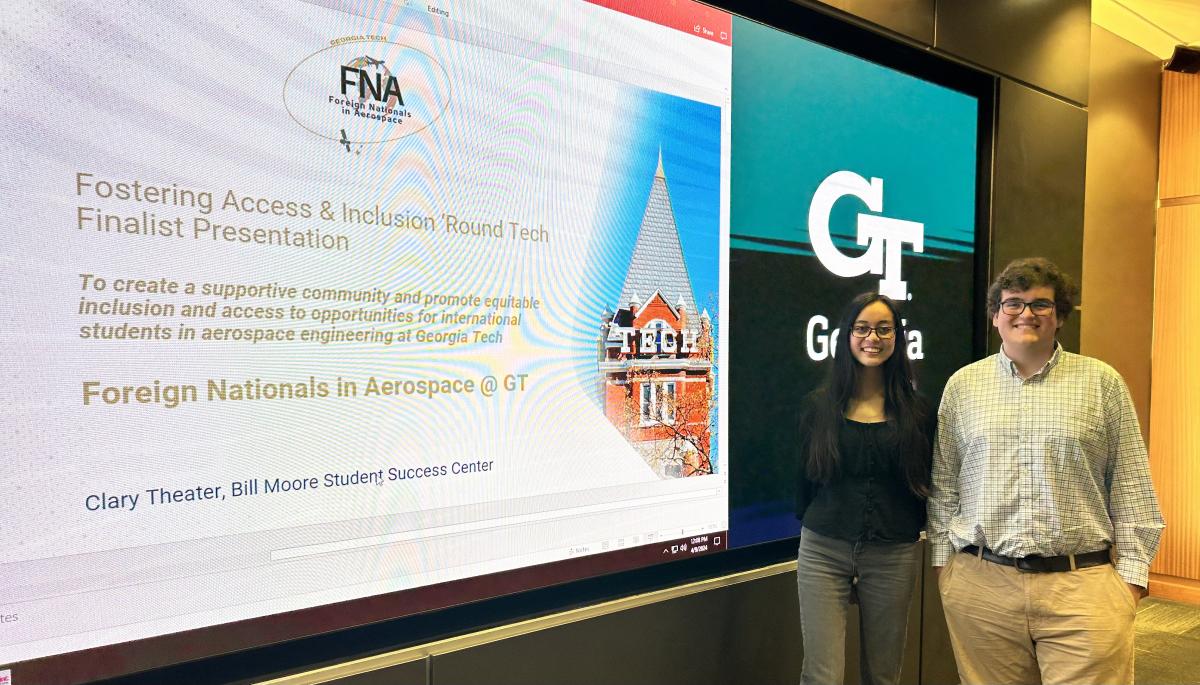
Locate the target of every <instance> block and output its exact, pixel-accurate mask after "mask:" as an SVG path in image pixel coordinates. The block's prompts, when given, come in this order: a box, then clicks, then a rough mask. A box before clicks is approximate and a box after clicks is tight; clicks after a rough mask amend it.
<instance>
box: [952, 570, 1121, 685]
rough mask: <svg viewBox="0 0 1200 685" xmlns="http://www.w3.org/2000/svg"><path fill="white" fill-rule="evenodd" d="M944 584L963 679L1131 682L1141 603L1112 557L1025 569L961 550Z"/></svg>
mask: <svg viewBox="0 0 1200 685" xmlns="http://www.w3.org/2000/svg"><path fill="white" fill-rule="evenodd" d="M938 586H939V589H940V590H941V595H942V606H943V608H944V609H945V612H946V625H947V627H949V629H950V644H951V645H952V646H953V647H954V659H955V661H956V662H958V675H959V677H960V678H961V679H962V682H963V683H964V685H975V684H977V683H978V684H980V685H983V684H986V685H1000V684H1002V683H1012V684H1014V685H1017V684H1021V685H1024V684H1026V683H1044V684H1045V685H1056V684H1059V683H1061V684H1064V685H1066V684H1070V685H1086V684H1088V683H1118V684H1121V685H1127V684H1129V683H1132V682H1133V620H1134V614H1135V613H1136V612H1137V603H1136V602H1135V601H1134V599H1133V596H1132V595H1131V594H1130V592H1129V588H1128V586H1126V585H1125V581H1123V580H1121V577H1120V576H1118V575H1117V572H1116V570H1115V569H1114V568H1113V567H1112V565H1110V564H1106V565H1104V566H1093V567H1091V568H1085V569H1080V570H1078V571H1064V572H1061V573H1026V572H1023V571H1018V570H1017V569H1015V568H1013V567H1011V566H1003V565H1000V564H995V563H992V562H990V561H986V560H984V559H981V558H979V557H976V556H974V555H970V554H963V553H959V554H955V555H954V556H953V557H951V559H950V563H949V564H947V565H946V567H945V568H944V569H942V575H941V578H939V580H938Z"/></svg>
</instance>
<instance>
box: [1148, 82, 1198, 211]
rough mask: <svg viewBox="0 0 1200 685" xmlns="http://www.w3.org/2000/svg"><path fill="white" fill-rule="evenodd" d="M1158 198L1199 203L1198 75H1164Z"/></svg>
mask: <svg viewBox="0 0 1200 685" xmlns="http://www.w3.org/2000/svg"><path fill="white" fill-rule="evenodd" d="M1162 89H1163V103H1162V143H1161V146H1160V149H1161V150H1162V154H1161V155H1160V156H1159V159H1160V166H1159V171H1158V196H1159V198H1160V199H1162V200H1163V201H1164V202H1166V201H1171V200H1178V199H1180V198H1194V199H1195V200H1196V201H1200V75H1196V74H1181V73H1178V72H1174V71H1164V72H1163V84H1162Z"/></svg>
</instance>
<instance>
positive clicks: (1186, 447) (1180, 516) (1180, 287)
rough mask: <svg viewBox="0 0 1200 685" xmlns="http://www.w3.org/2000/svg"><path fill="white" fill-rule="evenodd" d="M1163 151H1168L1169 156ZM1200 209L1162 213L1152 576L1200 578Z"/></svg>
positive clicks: (1152, 449) (1154, 394) (1152, 403)
mask: <svg viewBox="0 0 1200 685" xmlns="http://www.w3.org/2000/svg"><path fill="white" fill-rule="evenodd" d="M1165 150H1166V148H1164V151H1165ZM1197 255H1200V204H1190V205H1183V206H1178V207H1163V208H1161V209H1160V210H1159V213H1158V240H1157V246H1156V257H1155V259H1156V265H1157V272H1156V274H1155V279H1154V292H1155V298H1154V309H1155V317H1154V347H1153V352H1152V354H1153V357H1152V359H1153V361H1152V375H1153V379H1154V382H1153V385H1152V387H1151V391H1150V406H1151V411H1150V468H1151V471H1152V472H1153V473H1154V485H1155V488H1156V489H1157V491H1158V497H1159V502H1160V504H1161V506H1162V509H1163V518H1165V519H1166V521H1167V528H1166V530H1165V531H1164V532H1163V541H1162V546H1161V547H1160V548H1159V552H1158V557H1157V559H1155V562H1154V566H1153V567H1152V569H1151V570H1152V571H1153V572H1154V573H1161V574H1165V575H1171V576H1180V577H1183V578H1192V579H1200V497H1197V496H1196V493H1198V492H1200V422H1198V421H1197V420H1196V419H1197V413H1198V412H1197V409H1198V408H1200V355H1198V354H1197V353H1196V341H1197V340H1200V318H1198V317H1197V316H1196V315H1195V314H1196V312H1195V309H1194V308H1193V305H1194V302H1195V297H1196V295H1195V294H1196V293H1197V292H1200V269H1196V268H1195V266H1196V262H1197Z"/></svg>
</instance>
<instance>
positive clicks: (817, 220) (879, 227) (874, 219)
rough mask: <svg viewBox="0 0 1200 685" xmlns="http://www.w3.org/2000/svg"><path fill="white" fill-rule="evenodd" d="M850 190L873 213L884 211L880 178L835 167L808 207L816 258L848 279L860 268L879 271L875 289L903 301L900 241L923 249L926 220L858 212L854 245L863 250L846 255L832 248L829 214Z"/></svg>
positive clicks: (904, 285)
mask: <svg viewBox="0 0 1200 685" xmlns="http://www.w3.org/2000/svg"><path fill="white" fill-rule="evenodd" d="M847 195H852V196H854V197H857V198H858V199H860V200H862V201H863V202H864V203H865V204H866V205H867V208H868V209H870V210H871V211H872V212H882V211H883V179H881V178H872V179H871V180H870V181H868V180H867V179H865V178H863V177H862V176H859V175H858V174H856V173H854V172H853V171H836V172H834V173H832V174H830V175H829V176H828V177H826V178H825V180H824V181H821V185H819V186H817V192H815V193H813V199H812V203H811V204H810V205H809V207H808V236H809V240H810V241H811V243H812V247H813V252H814V253H816V255H817V259H819V260H820V261H821V264H823V265H825V268H826V269H829V271H830V272H832V273H833V274H834V275H836V276H841V277H842V278H853V277H854V276H861V275H863V274H865V273H872V274H877V275H881V276H883V278H881V279H879V292H880V293H881V294H883V295H887V296H888V297H890V298H892V299H893V300H907V299H911V298H912V296H911V295H909V293H908V284H907V283H906V282H905V281H904V280H902V279H901V277H900V256H901V255H902V254H903V249H904V247H903V246H904V244H906V243H907V244H909V245H912V249H913V251H914V252H924V251H925V225H924V224H920V223H917V222H915V221H904V220H902V219H893V218H891V217H886V216H878V215H877V214H863V213H860V214H859V215H858V235H857V240H858V244H859V245H864V246H866V248H867V250H866V251H865V252H863V253H862V254H861V255H859V256H857V257H849V256H847V255H845V254H844V253H842V252H841V251H840V250H838V249H837V246H835V245H834V244H833V238H832V237H830V235H829V213H830V212H831V211H832V210H833V205H834V204H835V203H836V202H837V201H838V200H840V199H841V198H843V197H845V196H847Z"/></svg>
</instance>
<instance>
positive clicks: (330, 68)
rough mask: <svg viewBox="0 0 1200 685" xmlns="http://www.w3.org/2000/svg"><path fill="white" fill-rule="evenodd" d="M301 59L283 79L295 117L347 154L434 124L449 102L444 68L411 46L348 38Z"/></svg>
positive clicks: (374, 38)
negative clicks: (285, 78)
mask: <svg viewBox="0 0 1200 685" xmlns="http://www.w3.org/2000/svg"><path fill="white" fill-rule="evenodd" d="M330 42H331V43H332V45H330V46H329V47H327V48H322V49H321V50H318V51H317V52H314V53H313V54H311V55H309V56H308V57H305V58H304V59H303V60H301V61H300V63H299V64H297V65H296V67H295V68H293V69H292V71H291V73H290V74H288V77H287V80H286V81H285V82H284V86H283V99H284V105H285V106H286V107H287V110H288V113H289V114H290V115H291V116H292V119H294V120H295V121H296V123H298V124H300V125H301V126H302V127H304V128H305V129H307V130H308V131H311V132H312V133H315V134H317V135H319V136H321V137H323V138H328V139H330V140H333V141H334V142H336V143H337V144H338V145H340V146H342V147H343V148H344V149H345V150H346V152H350V153H354V154H359V153H361V152H362V150H363V148H364V147H365V146H367V145H372V144H378V143H385V142H388V141H392V140H397V139H399V138H402V137H404V136H407V135H411V134H413V133H416V132H418V131H421V130H422V129H424V128H426V127H428V126H430V125H431V124H433V123H434V122H435V121H436V120H437V119H438V118H439V117H440V116H441V115H442V113H443V112H444V111H445V109H446V106H447V104H448V103H449V99H450V87H449V79H448V77H447V75H446V71H445V69H443V68H442V66H441V65H440V64H438V63H437V62H436V61H435V60H434V59H433V58H432V57H430V56H429V55H427V54H425V53H424V52H422V51H420V50H417V49H416V48H413V47H409V46H406V45H402V44H399V43H392V42H389V41H386V40H384V39H383V38H382V37H379V36H350V37H347V38H338V39H335V40H333V41H330Z"/></svg>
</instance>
